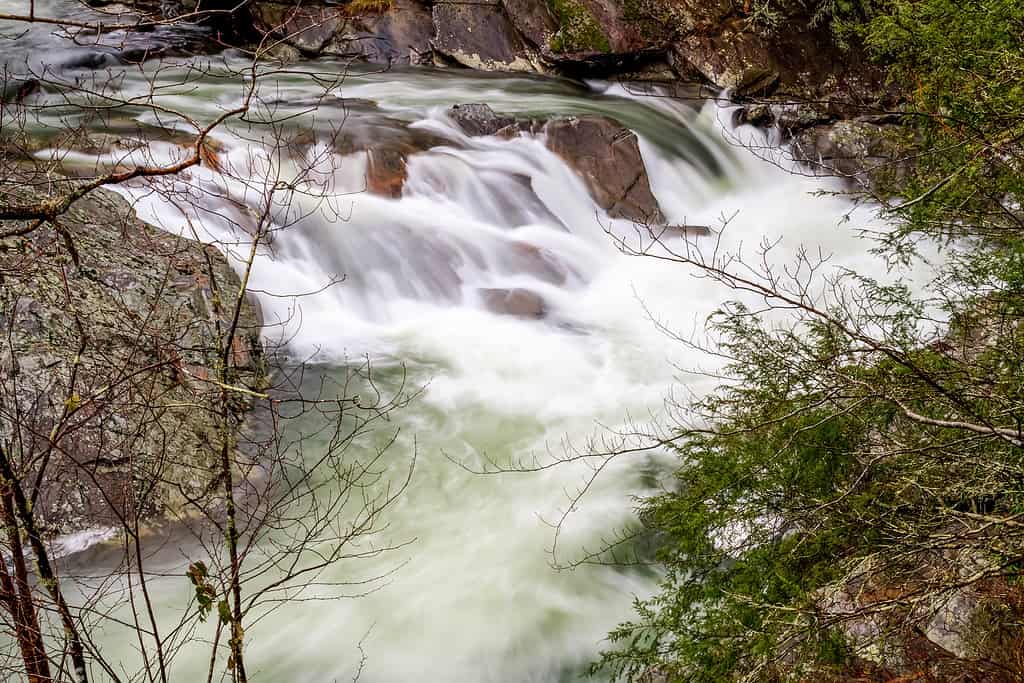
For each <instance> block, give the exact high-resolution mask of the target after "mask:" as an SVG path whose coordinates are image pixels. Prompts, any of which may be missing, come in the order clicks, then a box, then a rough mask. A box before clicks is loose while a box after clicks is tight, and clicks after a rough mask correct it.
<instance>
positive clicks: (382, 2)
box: [345, 0, 395, 16]
mask: <svg viewBox="0 0 1024 683" xmlns="http://www.w3.org/2000/svg"><path fill="white" fill-rule="evenodd" d="M394 6H395V1H394V0H352V1H351V2H349V3H348V4H347V5H346V6H345V11H346V12H347V13H348V14H350V15H353V16H357V15H361V14H384V13H385V12H387V11H388V10H390V9H391V8H392V7H394Z"/></svg>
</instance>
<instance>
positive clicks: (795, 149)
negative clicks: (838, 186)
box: [790, 120, 906, 181]
mask: <svg viewBox="0 0 1024 683" xmlns="http://www.w3.org/2000/svg"><path fill="white" fill-rule="evenodd" d="M899 134H900V129H899V128H898V127H897V126H893V125H879V124H875V123H869V122H866V121H851V120H841V121H836V122H834V123H829V124H825V125H818V126H811V127H808V128H805V129H803V130H801V131H799V132H798V133H797V134H796V135H795V136H794V137H793V140H792V143H791V145H790V153H791V154H792V156H793V158H794V159H795V160H797V161H799V162H801V163H804V164H807V165H808V166H811V167H812V168H815V169H817V170H819V171H820V172H822V173H824V174H830V175H839V176H845V177H848V178H854V179H857V180H858V181H873V180H876V179H878V178H879V177H880V176H881V175H882V174H887V173H895V174H899V173H901V172H903V170H904V169H903V166H904V164H905V163H906V162H902V161H901V160H900V158H899V155H898V145H897V136H898V135H899Z"/></svg>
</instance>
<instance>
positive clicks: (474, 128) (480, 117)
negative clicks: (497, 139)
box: [448, 103, 517, 135]
mask: <svg viewBox="0 0 1024 683" xmlns="http://www.w3.org/2000/svg"><path fill="white" fill-rule="evenodd" d="M448 116H449V117H450V118H451V119H452V120H453V121H455V123H457V124H458V125H459V128H461V129H462V130H463V131H464V132H465V133H466V135H494V134H495V133H497V132H498V131H499V130H501V129H502V128H507V127H508V126H514V125H516V123H517V120H516V118H515V117H514V116H508V115H507V114H499V113H498V112H496V111H494V110H493V109H491V108H490V106H489V105H486V104H479V103H474V104H456V105H455V106H453V107H451V108H449V109H448Z"/></svg>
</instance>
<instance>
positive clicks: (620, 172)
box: [544, 116, 662, 224]
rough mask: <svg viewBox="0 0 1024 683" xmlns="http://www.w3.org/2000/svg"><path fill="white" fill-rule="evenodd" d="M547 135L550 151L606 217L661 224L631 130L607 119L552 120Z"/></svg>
mask: <svg viewBox="0 0 1024 683" xmlns="http://www.w3.org/2000/svg"><path fill="white" fill-rule="evenodd" d="M544 131H545V133H547V145H548V148H549V149H550V150H551V151H552V152H554V153H555V154H557V155H558V156H560V157H562V159H564V160H565V162H566V163H567V164H569V166H571V167H572V168H573V170H575V171H576V173H577V174H578V175H579V176H580V177H581V178H582V179H583V182H584V183H585V184H586V186H587V189H589V190H590V194H591V196H593V198H594V200H595V201H596V202H597V204H598V206H600V207H601V208H602V209H605V210H606V211H608V215H610V216H612V217H613V218H628V219H629V220H633V221H636V222H638V223H644V224H656V223H660V222H661V220H662V219H661V210H660V208H659V207H658V201H657V200H656V199H655V198H654V195H653V194H652V193H651V186H650V181H649V180H648V178H647V169H646V168H645V167H644V162H643V159H642V158H641V156H640V148H639V146H638V145H637V139H636V135H635V134H634V133H633V132H632V131H630V130H629V129H627V128H625V127H623V126H622V124H620V123H618V122H617V121H614V120H612V119H609V118H606V117H603V116H582V117H573V118H564V119H554V120H552V121H550V122H549V123H548V124H547V126H545V127H544Z"/></svg>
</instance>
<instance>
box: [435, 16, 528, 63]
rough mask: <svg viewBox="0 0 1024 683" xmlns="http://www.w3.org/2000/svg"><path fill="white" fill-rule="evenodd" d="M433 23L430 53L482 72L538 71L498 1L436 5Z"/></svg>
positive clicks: (526, 47) (524, 44)
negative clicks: (435, 53)
mask: <svg viewBox="0 0 1024 683" xmlns="http://www.w3.org/2000/svg"><path fill="white" fill-rule="evenodd" d="M433 21H434V39H433V41H432V42H431V45H432V46H433V48H434V50H435V51H437V52H438V53H440V54H442V55H444V56H445V57H447V58H449V59H451V60H453V61H455V62H457V63H459V64H461V65H463V66H467V67H469V68H471V69H479V70H482V71H541V70H542V66H541V64H540V62H539V60H538V58H537V55H536V54H535V53H534V52H533V51H532V50H531V49H530V48H529V47H528V46H527V45H526V43H525V42H524V41H523V40H522V38H521V37H520V36H519V33H518V32H517V31H516V28H515V26H514V25H513V23H512V22H511V21H510V20H509V18H508V16H507V15H506V14H505V10H504V9H503V8H502V5H501V3H500V2H499V1H498V0H471V1H470V2H461V1H460V2H438V3H437V4H435V5H434V9H433Z"/></svg>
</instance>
